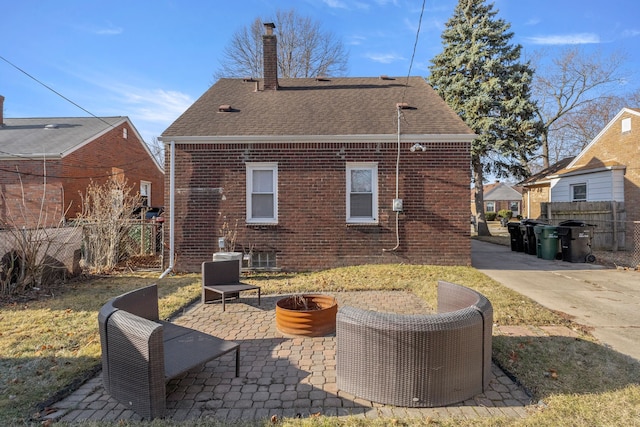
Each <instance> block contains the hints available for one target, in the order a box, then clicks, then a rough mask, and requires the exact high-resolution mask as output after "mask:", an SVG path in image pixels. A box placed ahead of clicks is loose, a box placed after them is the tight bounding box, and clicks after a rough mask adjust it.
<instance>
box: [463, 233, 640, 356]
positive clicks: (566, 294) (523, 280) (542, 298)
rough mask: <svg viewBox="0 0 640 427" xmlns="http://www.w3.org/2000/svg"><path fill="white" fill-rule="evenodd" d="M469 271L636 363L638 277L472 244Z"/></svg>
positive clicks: (639, 314)
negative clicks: (567, 320)
mask: <svg viewBox="0 0 640 427" xmlns="http://www.w3.org/2000/svg"><path fill="white" fill-rule="evenodd" d="M471 259H472V265H473V267H475V268H477V269H478V270H480V271H482V272H483V273H485V274H486V275H487V276H489V277H491V278H492V279H494V280H496V281H497V282H500V283H501V284H503V285H504V286H507V287H509V288H511V289H513V290H514V291H516V292H519V293H521V294H523V295H525V296H527V297H529V298H531V299H533V300H534V301H536V302H538V303H540V304H542V305H543V306H545V307H547V308H549V309H552V310H556V311H559V312H562V313H566V314H568V315H569V316H571V318H572V320H574V321H575V322H577V323H580V324H582V325H585V326H588V327H590V328H592V334H593V336H595V337H596V338H597V339H598V340H599V341H601V342H602V343H604V344H605V345H608V346H610V347H611V348H613V349H614V350H616V351H618V352H620V353H622V354H626V355H628V356H631V357H633V358H635V359H637V360H640V345H639V344H638V343H640V272H637V271H632V270H614V269H607V268H603V267H602V266H599V265H596V264H586V263H571V262H565V261H556V260H553V261H547V260H543V259H541V258H537V257H536V256H535V255H528V254H524V253H522V252H512V251H511V249H510V248H509V247H507V246H501V245H495V244H491V243H486V242H481V241H478V240H472V241H471Z"/></svg>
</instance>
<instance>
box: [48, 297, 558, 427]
mask: <svg viewBox="0 0 640 427" xmlns="http://www.w3.org/2000/svg"><path fill="white" fill-rule="evenodd" d="M334 295H335V296H336V298H337V299H338V304H339V306H342V305H353V306H358V307H363V308H369V309H376V310H380V311H392V312H399V311H402V312H405V313H408V314H412V313H425V312H430V311H431V308H430V307H427V306H426V305H425V303H424V302H423V301H422V300H421V299H420V298H418V297H416V296H415V295H413V294H411V293H407V292H350V293H336V294H334ZM280 298H281V297H275V296H263V298H262V305H261V306H257V301H256V299H255V298H251V297H248V298H244V297H243V298H242V299H241V300H239V301H235V302H231V303H229V304H228V305H227V311H226V312H224V313H223V312H222V311H221V307H220V305H218V304H208V305H202V304H200V303H196V304H194V305H193V306H191V307H190V308H189V309H188V310H187V311H186V312H185V313H184V314H183V315H182V316H180V317H179V318H178V319H176V321H175V322H176V323H178V324H182V325H185V326H189V327H192V328H196V329H199V330H202V331H204V332H208V333H211V334H214V335H216V336H219V337H221V338H225V339H229V340H234V341H238V342H240V343H241V353H240V354H241V362H240V366H241V368H240V377H239V378H236V377H235V376H234V372H233V371H234V368H233V367H234V363H233V360H232V359H233V358H234V356H233V355H229V356H225V357H223V358H221V359H220V360H215V361H212V362H210V363H208V364H207V365H205V366H203V367H202V368H200V369H195V370H193V371H191V372H189V373H188V374H186V375H185V376H184V377H182V378H180V379H177V380H173V381H171V382H170V383H169V384H168V387H167V388H168V391H167V393H168V395H167V408H168V409H167V418H170V419H172V420H175V421H181V420H186V419H200V418H207V417H209V418H214V419H218V420H222V421H234V420H261V419H270V418H271V417H272V416H274V415H275V416H276V417H295V416H297V415H299V416H301V417H309V416H313V415H314V414H322V415H327V416H336V417H348V416H356V417H364V418H378V417H397V418H423V419H426V418H430V419H438V418H443V417H462V418H475V417H490V416H509V417H525V416H526V414H527V405H528V404H529V403H530V401H529V400H530V398H529V396H528V395H527V394H526V392H525V391H524V390H522V389H521V388H520V387H519V386H518V385H516V384H515V383H514V382H513V381H512V380H511V379H509V378H508V377H507V376H506V375H505V374H504V373H503V372H502V371H501V370H500V369H499V368H497V367H496V366H493V369H492V377H491V381H490V385H489V388H488V389H487V390H486V392H485V393H484V394H481V395H478V396H475V397H474V398H473V399H470V400H468V401H465V402H462V403H460V404H458V405H454V406H448V407H441V408H421V409H416V408H399V407H393V406H387V405H380V404H376V403H373V402H370V401H365V400H362V399H359V398H357V397H355V396H352V395H349V394H347V393H344V392H341V391H339V390H337V387H336V359H335V353H336V348H335V336H334V335H332V336H326V337H319V338H301V337H286V336H284V335H283V334H281V333H280V332H278V331H277V329H276V328H275V303H276V301H277V300H278V299H280ZM502 332H503V333H508V334H514V333H515V334H518V335H527V334H537V335H539V334H556V333H558V331H544V330H538V331H531V330H526V328H521V330H515V331H514V330H509V331H502ZM562 332H566V333H570V332H571V331H568V330H566V331H562ZM47 417H48V418H51V419H55V420H61V421H70V422H79V421H83V420H102V421H114V422H115V421H119V420H138V419H140V418H139V416H138V415H136V414H135V413H133V412H132V411H131V410H129V409H127V408H126V407H125V406H124V405H122V404H119V403H117V402H116V401H115V400H113V399H112V398H110V397H109V396H108V395H107V394H106V393H105V392H104V389H103V388H102V380H101V378H100V376H97V377H96V378H94V379H92V380H90V381H89V382H87V383H86V384H84V385H83V386H82V387H81V388H80V389H79V390H77V391H76V392H75V393H73V394H72V395H71V396H69V397H67V398H65V399H64V400H62V401H60V402H58V403H57V404H56V405H55V412H53V413H51V414H49V415H48V416H47Z"/></svg>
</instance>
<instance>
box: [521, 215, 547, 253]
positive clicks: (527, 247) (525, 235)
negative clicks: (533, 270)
mask: <svg viewBox="0 0 640 427" xmlns="http://www.w3.org/2000/svg"><path fill="white" fill-rule="evenodd" d="M545 224H546V222H544V221H539V220H536V219H523V220H522V221H520V232H521V233H522V250H523V252H524V253H526V254H529V255H536V253H537V250H538V244H537V242H536V233H535V231H534V230H533V227H535V226H536V225H545Z"/></svg>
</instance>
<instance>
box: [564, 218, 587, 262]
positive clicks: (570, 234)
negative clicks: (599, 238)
mask: <svg viewBox="0 0 640 427" xmlns="http://www.w3.org/2000/svg"><path fill="white" fill-rule="evenodd" d="M594 227H595V225H593V224H587V223H586V222H584V221H579V220H569V221H563V222H561V223H560V224H559V225H558V237H559V238H560V247H561V249H562V259H563V260H564V261H569V262H594V261H595V260H596V257H595V256H594V255H593V253H591V239H592V238H593V229H594Z"/></svg>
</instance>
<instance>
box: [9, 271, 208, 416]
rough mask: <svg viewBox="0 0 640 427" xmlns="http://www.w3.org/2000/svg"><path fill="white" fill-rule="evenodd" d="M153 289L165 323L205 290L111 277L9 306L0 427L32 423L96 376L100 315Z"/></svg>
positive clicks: (177, 281)
mask: <svg viewBox="0 0 640 427" xmlns="http://www.w3.org/2000/svg"><path fill="white" fill-rule="evenodd" d="M151 283H158V284H159V285H160V286H159V288H160V291H159V292H160V298H161V303H160V307H161V308H160V316H161V317H162V318H168V317H169V316H170V315H171V314H172V313H174V312H175V311H177V310H179V309H180V308H181V307H183V306H184V305H186V304H187V303H188V302H189V301H192V300H193V299H194V297H195V296H197V295H198V292H199V289H200V288H199V278H198V277H196V276H195V275H193V276H176V277H173V278H168V279H163V280H157V277H155V276H152V275H135V276H108V277H99V278H91V279H88V280H84V281H74V282H72V283H68V284H65V285H64V286H62V287H60V288H58V289H56V290H54V291H53V292H52V294H50V295H41V296H40V298H39V299H37V300H29V301H23V302H13V303H6V304H4V305H3V306H2V311H1V313H0V322H1V324H2V329H1V330H0V355H2V356H1V357H0V414H2V415H0V424H2V425H7V424H11V423H12V422H15V421H17V420H19V419H21V418H28V417H29V416H30V415H32V414H31V412H34V411H36V410H38V409H39V408H36V407H35V405H37V404H39V403H45V404H46V403H47V401H51V400H54V399H56V398H57V397H59V396H60V395H61V394H60V393H64V390H65V389H68V388H69V387H71V388H73V387H75V386H76V385H78V384H79V383H80V382H81V381H83V380H84V379H86V378H87V376H88V375H91V374H93V373H94V372H95V371H96V368H97V367H98V366H99V363H100V336H99V334H98V320H97V313H98V310H99V309H100V307H101V306H102V305H103V304H104V303H105V302H106V301H107V300H109V299H110V298H111V297H114V296H116V295H119V294H121V293H123V292H126V291H129V290H132V289H136V288H138V287H141V286H145V285H148V284H151ZM8 420H11V422H9V421H8ZM3 421H4V422H3Z"/></svg>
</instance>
